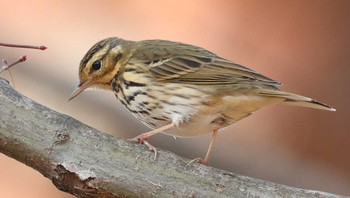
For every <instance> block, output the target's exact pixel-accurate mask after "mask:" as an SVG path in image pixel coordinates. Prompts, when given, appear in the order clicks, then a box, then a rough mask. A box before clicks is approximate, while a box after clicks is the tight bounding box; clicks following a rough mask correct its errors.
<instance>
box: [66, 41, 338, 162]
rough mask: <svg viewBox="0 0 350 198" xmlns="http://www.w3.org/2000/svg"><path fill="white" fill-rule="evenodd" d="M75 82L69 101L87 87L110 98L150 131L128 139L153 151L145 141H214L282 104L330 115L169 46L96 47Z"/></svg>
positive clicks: (267, 83) (248, 75) (206, 55)
mask: <svg viewBox="0 0 350 198" xmlns="http://www.w3.org/2000/svg"><path fill="white" fill-rule="evenodd" d="M79 79H80V84H79V86H78V88H77V89H76V90H75V91H74V92H73V94H72V96H71V97H70V100H71V99H73V98H74V97H76V96H77V95H78V94H80V93H81V92H82V91H84V90H85V89H86V88H89V87H92V86H93V87H96V88H101V89H107V90H111V91H113V92H114V94H115V96H116V97H117V98H118V99H119V101H120V102H121V103H122V104H123V105H124V106H125V107H126V108H127V109H128V110H129V111H130V112H131V113H132V114H133V115H135V116H136V117H137V118H138V119H139V120H140V121H141V122H142V123H144V124H145V125H147V126H148V127H150V128H152V129H153V130H152V131H150V132H147V133H143V134H141V135H139V136H137V137H135V138H133V139H132V140H134V141H135V142H138V143H144V144H146V145H147V146H148V148H149V149H151V150H154V151H155V152H156V149H155V148H154V147H153V146H152V145H150V144H149V143H148V142H147V138H149V137H150V136H152V135H155V134H157V133H159V132H162V133H165V134H168V135H172V136H179V137H193V136H199V135H204V134H207V133H210V132H213V137H212V140H211V143H210V145H209V149H208V152H207V155H206V156H205V158H204V159H200V158H198V159H197V161H200V162H202V163H203V164H207V162H208V160H209V157H210V153H211V150H212V146H213V142H214V139H215V136H216V134H217V132H218V130H219V129H222V128H224V127H227V126H229V125H231V124H233V123H235V122H237V121H239V120H241V119H243V118H245V117H247V116H249V115H251V114H252V113H253V112H254V111H256V110H259V109H261V108H263V107H266V106H269V105H273V104H278V103H284V104H291V105H297V106H304V107H311V108H315V109H322V110H328V111H335V109H333V108H331V107H329V106H328V105H325V104H323V103H320V102H318V101H316V100H314V99H311V98H308V97H304V96H300V95H297V94H293V93H288V92H284V91H280V90H279V88H278V86H279V85H281V84H280V83H279V82H277V81H274V80H272V79H270V78H268V77H266V76H264V75H261V74H259V73H257V72H256V71H253V70H251V69H249V68H247V67H244V66H242V65H239V64H236V63H233V62H232V61H229V60H226V59H224V58H221V57H219V56H217V55H215V54H213V53H212V52H209V51H207V50H205V49H203V48H200V47H196V46H193V45H188V44H184V43H178V42H171V41H166V40H144V41H137V42H135V41H128V40H124V39H121V38H117V37H112V38H107V39H104V40H102V41H99V42H98V43H96V44H95V45H94V46H93V47H92V48H91V49H90V50H89V51H88V52H87V53H86V55H85V56H84V58H83V59H82V60H81V62H80V67H79Z"/></svg>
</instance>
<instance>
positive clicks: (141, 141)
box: [128, 134, 158, 162]
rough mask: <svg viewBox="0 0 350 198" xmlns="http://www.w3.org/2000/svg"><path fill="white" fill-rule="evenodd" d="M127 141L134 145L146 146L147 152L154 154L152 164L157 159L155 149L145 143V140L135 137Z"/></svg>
mask: <svg viewBox="0 0 350 198" xmlns="http://www.w3.org/2000/svg"><path fill="white" fill-rule="evenodd" d="M141 135H142V134H141ZM128 141H130V142H134V143H136V144H144V145H146V146H147V147H148V150H150V151H153V152H154V157H153V162H154V161H155V160H156V159H157V154H158V152H157V149H156V147H154V146H152V144H150V143H149V142H148V141H147V138H142V137H139V136H136V137H134V138H131V139H128Z"/></svg>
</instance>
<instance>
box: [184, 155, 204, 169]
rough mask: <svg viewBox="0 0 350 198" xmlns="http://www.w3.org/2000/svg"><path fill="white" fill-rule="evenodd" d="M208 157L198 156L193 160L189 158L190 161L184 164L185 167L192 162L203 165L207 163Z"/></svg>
mask: <svg viewBox="0 0 350 198" xmlns="http://www.w3.org/2000/svg"><path fill="white" fill-rule="evenodd" d="M208 161H209V160H208V159H206V158H204V159H203V158H200V157H197V158H194V159H193V160H191V161H189V162H188V163H187V164H186V168H187V167H188V166H189V165H191V164H193V163H195V162H196V163H200V164H203V165H207V164H208Z"/></svg>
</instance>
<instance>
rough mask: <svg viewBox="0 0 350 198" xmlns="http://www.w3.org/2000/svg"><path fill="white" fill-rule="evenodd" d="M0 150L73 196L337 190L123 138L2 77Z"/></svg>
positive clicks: (253, 194)
mask: <svg viewBox="0 0 350 198" xmlns="http://www.w3.org/2000/svg"><path fill="white" fill-rule="evenodd" d="M0 115H1V117H0V152H1V153H4V154H5V155H7V156H9V157H11V158H14V159H16V160H18V161H20V162H22V163H25V164H26V165H28V166H30V167H32V168H33V169H35V170H37V171H39V172H40V173H41V174H43V175H44V176H45V177H47V178H48V179H50V180H51V181H52V182H53V184H54V185H55V186H56V187H57V188H58V189H60V190H62V191H65V192H68V193H71V194H73V195H75V196H77V197H340V196H337V195H333V194H329V193H324V192H318V191H312V190H304V189H298V188H293V187H288V186H285V185H281V184H276V183H272V182H268V181H263V180H260V179H255V178H250V177H245V176H241V175H238V174H235V173H231V172H228V171H224V170H219V169H216V168H212V167H209V166H203V165H200V164H196V163H194V164H192V165H190V166H188V167H187V168H186V164H187V163H188V162H189V160H188V159H184V158H182V157H180V156H177V155H175V154H173V153H170V152H168V151H164V150H161V149H158V157H157V159H156V160H155V161H153V155H154V154H153V152H151V151H149V150H147V148H146V147H145V146H143V145H137V144H133V143H129V142H127V141H125V140H122V139H119V138H117V137H114V136H112V135H108V134H104V133H101V132H99V131H97V130H96V129H93V128H91V127H89V126H87V125H85V124H83V123H81V122H79V121H77V120H75V119H74V118H71V117H69V116H67V115H64V114H61V113H58V112H55V111H53V110H51V109H49V108H47V107H44V106H42V105H40V104H38V103H36V102H34V101H33V100H31V99H29V98H27V97H25V96H23V95H21V94H20V93H18V92H16V91H15V90H14V89H13V88H12V87H11V86H10V85H9V84H8V83H7V81H5V80H3V79H0Z"/></svg>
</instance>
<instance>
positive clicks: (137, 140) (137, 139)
mask: <svg viewBox="0 0 350 198" xmlns="http://www.w3.org/2000/svg"><path fill="white" fill-rule="evenodd" d="M174 126H175V124H174V123H171V124H168V125H165V126H162V127H160V128H158V129H155V130H153V131H150V132H147V133H142V134H140V135H138V136H136V137H134V138H132V139H128V140H129V141H131V142H135V143H139V144H145V145H146V146H147V147H148V149H149V150H151V151H154V158H153V161H154V160H156V158H157V149H156V148H155V147H154V146H152V145H151V144H150V143H149V142H148V141H147V139H148V138H149V137H151V136H153V135H155V134H157V133H160V132H162V131H165V130H167V129H170V128H173V127H174Z"/></svg>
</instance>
